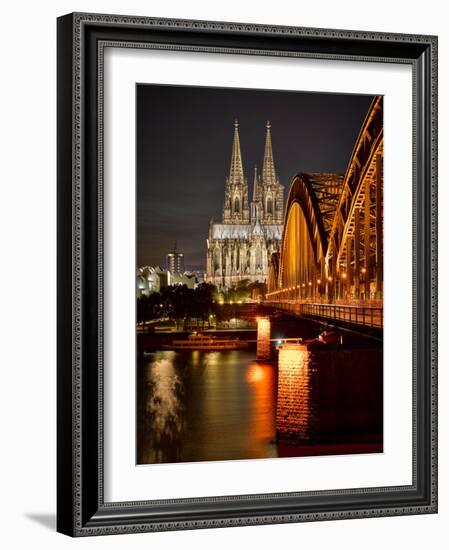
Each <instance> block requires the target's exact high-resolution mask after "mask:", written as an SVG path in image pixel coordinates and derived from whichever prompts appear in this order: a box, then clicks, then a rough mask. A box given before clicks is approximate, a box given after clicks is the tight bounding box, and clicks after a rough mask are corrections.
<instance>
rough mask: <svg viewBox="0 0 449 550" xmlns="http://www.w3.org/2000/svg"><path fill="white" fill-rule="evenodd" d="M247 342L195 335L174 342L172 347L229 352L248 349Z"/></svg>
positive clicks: (176, 348)
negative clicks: (230, 350)
mask: <svg viewBox="0 0 449 550" xmlns="http://www.w3.org/2000/svg"><path fill="white" fill-rule="evenodd" d="M247 345H248V344H247V342H243V341H242V340H239V339H238V338H216V337H215V336H210V335H206V334H199V333H193V334H191V335H190V336H189V337H188V338H187V339H185V340H173V342H172V344H171V346H164V347H167V348H170V349H175V350H183V349H185V350H227V349H241V348H245V347H247Z"/></svg>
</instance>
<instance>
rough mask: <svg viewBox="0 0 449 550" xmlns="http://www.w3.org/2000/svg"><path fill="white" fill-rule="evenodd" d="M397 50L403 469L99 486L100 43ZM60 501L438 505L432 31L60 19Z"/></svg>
mask: <svg viewBox="0 0 449 550" xmlns="http://www.w3.org/2000/svg"><path fill="white" fill-rule="evenodd" d="M111 45H114V46H115V47H122V48H130V47H132V48H155V49H163V50H177V51H204V52H213V53H221V54H223V55H233V54H247V55H252V56H273V57H302V58H307V59H329V60H341V61H358V62H363V63H371V62H376V63H399V64H406V65H409V66H411V67H412V71H413V84H412V95H413V159H411V162H412V164H413V265H412V266H411V269H412V271H413V345H412V348H413V349H412V358H413V364H412V365H411V369H412V371H413V377H412V395H411V396H410V398H411V399H412V402H413V406H412V415H413V419H412V423H413V434H412V446H413V449H412V456H413V464H412V483H411V484H410V485H406V486H387V487H369V488H360V489H358V488H350V489H338V490H331V489H329V490H320V491H303V492H286V493H285V492H283V493H263V494H243V495H235V496H225V497H220V496H214V495H210V496H206V497H201V498H184V497H183V496H182V495H180V498H177V499H166V500H155V499H154V498H153V497H152V495H151V494H148V499H147V500H144V501H137V502H136V501H126V502H125V501H124V502H105V499H104V472H103V460H104V439H103V436H104V433H103V431H104V410H103V404H104V401H103V399H104V380H103V369H104V364H103V345H104V342H103V307H104V302H103V237H104V234H103V208H104V195H103V90H104V65H103V61H104V49H105V47H107V46H111ZM57 72H58V105H57V108H58V128H57V129H58V169H57V177H58V228H57V229H58V388H57V390H58V426H57V431H58V471H57V476H58V502H57V529H58V531H59V532H61V533H65V534H67V535H70V536H89V535H104V534H118V533H133V532H145V531H163V530H177V529H200V528H211V527H225V526H239V525H260V524H267V523H287V522H302V521H317V520H330V519H343V518H363V517H373V516H393V515H404V514H421V513H435V512H437V38H436V37H435V36H424V35H403V34H384V33H374V32H363V31H344V30H330V29H312V28H295V27H278V26H265V25H251V24H244V23H223V22H207V21H193V20H192V21H186V20H171V19H156V18H148V17H132V16H129V17H128V16H121V15H120V16H119V15H117V16H115V15H101V14H85V13H74V14H69V15H66V16H63V17H60V18H59V19H58V67H57Z"/></svg>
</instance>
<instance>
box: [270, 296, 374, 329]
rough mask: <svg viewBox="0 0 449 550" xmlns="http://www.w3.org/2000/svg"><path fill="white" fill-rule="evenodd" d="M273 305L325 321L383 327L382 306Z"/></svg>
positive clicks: (292, 303)
mask: <svg viewBox="0 0 449 550" xmlns="http://www.w3.org/2000/svg"><path fill="white" fill-rule="evenodd" d="M275 307H278V308H279V309H283V310H286V311H290V312H291V313H295V314H297V315H304V316H307V317H313V318H315V319H322V320H325V321H332V320H334V321H341V322H344V323H347V324H350V325H359V326H365V327H373V328H383V324H384V319H383V308H381V307H369V306H363V307H361V306H350V305H339V304H310V303H300V304H298V303H294V302H277V303H276V305H275Z"/></svg>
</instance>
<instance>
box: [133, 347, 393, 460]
mask: <svg viewBox="0 0 449 550" xmlns="http://www.w3.org/2000/svg"><path fill="white" fill-rule="evenodd" d="M290 346H291V345H290ZM137 398H138V399H137V401H138V412H137V439H138V450H137V461H138V463H140V464H142V463H143V464H148V463H160V462H195V461H201V460H230V459H248V458H266V457H276V456H301V455H302V454H307V453H308V454H313V448H314V446H317V447H315V448H316V449H318V445H321V447H320V448H319V450H317V451H316V453H315V454H322V453H323V452H325V451H323V445H334V444H345V445H347V444H351V445H352V444H355V445H356V446H355V447H354V449H355V450H354V451H350V452H364V451H362V450H357V449H361V447H360V445H363V444H365V443H366V442H368V443H370V444H372V443H375V444H376V445H377V446H378V447H379V445H380V444H381V442H382V350H380V349H362V350H357V349H352V350H346V351H332V352H328V351H315V352H310V351H305V350H303V349H300V348H297V349H288V346H287V347H284V349H283V350H281V351H280V355H279V367H278V365H277V364H275V363H267V362H262V361H257V360H256V359H255V352H252V351H250V350H232V351H216V352H201V351H190V352H189V351H185V352H184V351H183V352H181V353H178V352H174V351H163V352H155V353H153V354H151V355H149V356H146V357H143V356H140V358H139V361H138V386H137ZM285 442H288V444H287V445H284V443H285ZM311 448H312V451H310V449H311ZM330 449H331V450H332V448H330ZM368 452H369V451H368Z"/></svg>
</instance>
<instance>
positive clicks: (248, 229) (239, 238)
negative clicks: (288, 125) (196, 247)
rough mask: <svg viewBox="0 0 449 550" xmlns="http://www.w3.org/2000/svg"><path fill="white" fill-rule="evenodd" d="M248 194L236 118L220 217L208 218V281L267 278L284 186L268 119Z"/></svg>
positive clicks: (278, 232) (279, 227) (277, 236)
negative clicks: (261, 153) (259, 164)
mask: <svg viewBox="0 0 449 550" xmlns="http://www.w3.org/2000/svg"><path fill="white" fill-rule="evenodd" d="M248 197H249V193H248V180H247V178H246V177H245V174H244V171H243V162H242V153H241V149H240V137H239V125H238V122H237V121H235V123H234V141H233V144H232V156H231V167H230V171H229V177H228V178H226V184H225V196H224V204H223V217H222V222H221V223H214V222H213V221H211V223H210V226H209V237H208V239H207V282H209V283H212V284H214V285H216V286H218V287H220V288H224V287H227V288H230V287H232V286H234V285H235V284H236V283H237V282H238V281H240V280H242V279H248V280H249V281H250V282H256V281H259V282H266V281H267V275H268V265H269V261H270V257H271V254H273V253H274V252H278V251H279V248H280V244H281V239H282V223H283V202H284V188H283V186H282V185H281V184H280V182H279V179H278V177H277V175H276V171H275V167H274V159H273V148H272V144H271V125H270V122H267V124H266V138H265V151H264V158H263V165H262V173H261V174H258V172H257V167H256V168H255V170H254V182H253V188H252V200H251V201H250V200H249V198H248Z"/></svg>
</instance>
